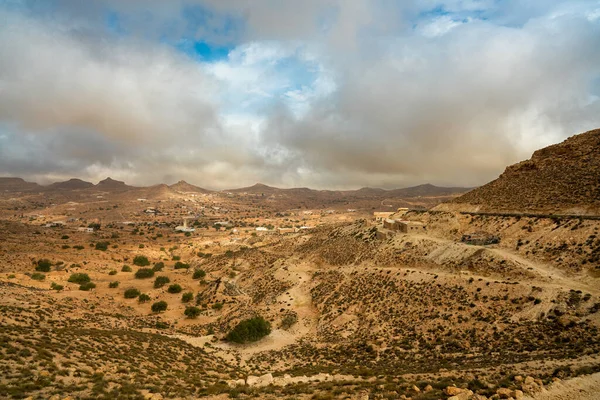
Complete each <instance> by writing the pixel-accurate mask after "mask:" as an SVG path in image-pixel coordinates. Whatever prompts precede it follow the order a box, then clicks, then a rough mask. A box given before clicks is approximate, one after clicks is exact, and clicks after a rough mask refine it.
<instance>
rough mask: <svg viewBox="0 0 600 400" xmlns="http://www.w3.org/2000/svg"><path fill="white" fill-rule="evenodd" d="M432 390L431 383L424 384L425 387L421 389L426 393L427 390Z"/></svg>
mask: <svg viewBox="0 0 600 400" xmlns="http://www.w3.org/2000/svg"><path fill="white" fill-rule="evenodd" d="M432 390H433V386H431V385H427V386H425V389H423V391H424V392H425V393H427V392H431V391H432Z"/></svg>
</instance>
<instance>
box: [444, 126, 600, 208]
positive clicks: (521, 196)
mask: <svg viewBox="0 0 600 400" xmlns="http://www.w3.org/2000/svg"><path fill="white" fill-rule="evenodd" d="M438 209H441V210H452V211H470V212H472V211H483V212H536V213H555V214H598V213H600V130H593V131H589V132H586V133H582V134H580V135H576V136H573V137H571V138H569V139H567V140H565V141H564V142H562V143H559V144H555V145H552V146H549V147H546V148H543V149H541V150H538V151H536V152H535V153H533V156H532V157H531V159H529V160H526V161H522V162H520V163H518V164H515V165H511V166H509V167H508V168H506V171H504V173H503V174H502V175H500V177H499V178H498V179H496V180H494V181H492V182H490V183H488V184H487V185H484V186H482V187H480V188H477V189H474V190H472V191H470V192H468V193H466V194H465V195H463V196H460V197H458V198H456V199H454V200H452V202H451V203H450V204H444V205H441V206H439V207H438Z"/></svg>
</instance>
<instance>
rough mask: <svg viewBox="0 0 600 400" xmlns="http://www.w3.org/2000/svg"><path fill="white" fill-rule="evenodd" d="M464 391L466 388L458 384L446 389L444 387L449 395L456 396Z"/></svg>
mask: <svg viewBox="0 0 600 400" xmlns="http://www.w3.org/2000/svg"><path fill="white" fill-rule="evenodd" d="M464 391H466V389H461V388H457V387H456V386H448V387H447V388H446V389H444V393H445V394H447V395H448V396H456V395H458V394H461V393H462V392H464Z"/></svg>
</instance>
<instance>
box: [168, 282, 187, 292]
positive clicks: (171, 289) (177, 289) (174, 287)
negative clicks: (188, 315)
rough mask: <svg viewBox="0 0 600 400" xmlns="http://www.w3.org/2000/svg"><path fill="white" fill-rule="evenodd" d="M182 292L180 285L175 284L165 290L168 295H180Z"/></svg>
mask: <svg viewBox="0 0 600 400" xmlns="http://www.w3.org/2000/svg"><path fill="white" fill-rule="evenodd" d="M182 290H183V288H182V287H181V285H179V284H177V283H175V284H173V285H171V286H169V288H168V289H167V292H169V293H181V291H182Z"/></svg>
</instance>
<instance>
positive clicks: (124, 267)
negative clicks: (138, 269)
mask: <svg viewBox="0 0 600 400" xmlns="http://www.w3.org/2000/svg"><path fill="white" fill-rule="evenodd" d="M121 272H131V267H130V266H129V265H123V267H121Z"/></svg>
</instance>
